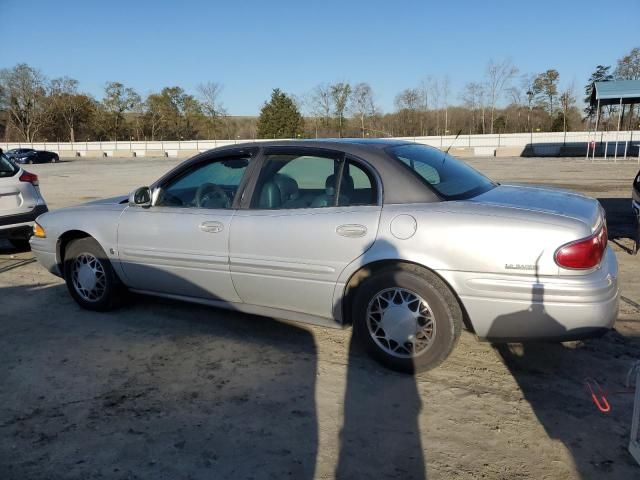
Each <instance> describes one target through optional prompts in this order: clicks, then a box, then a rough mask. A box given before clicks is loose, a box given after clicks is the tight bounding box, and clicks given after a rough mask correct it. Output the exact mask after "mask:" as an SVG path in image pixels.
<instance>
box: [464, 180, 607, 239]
mask: <svg viewBox="0 0 640 480" xmlns="http://www.w3.org/2000/svg"><path fill="white" fill-rule="evenodd" d="M471 201H473V202H478V203H483V204H490V205H496V206H502V207H508V208H517V209H520V210H529V211H534V212H541V213H547V214H552V215H559V216H563V217H568V218H572V219H575V220H578V221H580V222H582V223H584V224H586V225H587V226H588V227H589V228H590V229H591V231H592V232H594V231H595V230H596V229H597V228H598V226H599V224H600V222H601V217H602V213H601V212H602V208H601V207H600V203H599V202H598V201H597V200H596V199H594V198H590V197H586V196H584V195H581V194H579V193H576V192H571V191H569V190H561V189H556V188H548V187H539V186H535V185H499V186H497V187H496V188H494V189H492V190H489V191H488V192H485V193H483V194H481V195H478V196H477V197H474V198H473V199H471Z"/></svg>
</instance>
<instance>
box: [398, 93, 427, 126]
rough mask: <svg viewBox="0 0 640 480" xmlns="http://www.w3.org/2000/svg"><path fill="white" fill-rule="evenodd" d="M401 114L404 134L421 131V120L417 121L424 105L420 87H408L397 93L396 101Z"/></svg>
mask: <svg viewBox="0 0 640 480" xmlns="http://www.w3.org/2000/svg"><path fill="white" fill-rule="evenodd" d="M394 103H395V105H396V108H397V109H398V114H399V116H400V118H399V120H400V129H401V134H402V135H411V136H412V135H416V134H417V133H419V132H418V131H417V130H418V126H420V127H421V125H420V122H418V121H416V120H417V117H418V116H419V110H420V107H421V105H422V92H421V91H420V89H418V88H407V89H405V90H403V91H402V92H400V93H399V94H398V95H396V98H395V101H394Z"/></svg>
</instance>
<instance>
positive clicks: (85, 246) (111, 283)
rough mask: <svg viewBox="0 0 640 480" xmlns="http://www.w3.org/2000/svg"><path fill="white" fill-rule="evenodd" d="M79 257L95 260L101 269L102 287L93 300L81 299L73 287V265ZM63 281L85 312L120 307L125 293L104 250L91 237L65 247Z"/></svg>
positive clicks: (80, 295) (74, 241) (81, 296)
mask: <svg viewBox="0 0 640 480" xmlns="http://www.w3.org/2000/svg"><path fill="white" fill-rule="evenodd" d="M81 255H84V256H91V257H93V258H95V260H96V261H97V262H99V264H100V267H101V268H102V272H103V276H101V278H103V279H104V286H103V287H102V288H101V294H100V295H99V296H96V298H95V299H88V298H85V297H83V295H82V294H81V293H80V292H79V291H78V290H77V289H76V287H75V286H74V271H73V269H74V263H75V262H76V259H77V258H78V257H80V256H81ZM64 279H65V282H66V284H67V289H68V290H69V293H70V294H71V296H72V297H73V299H74V300H75V301H76V302H77V303H78V305H80V306H81V307H82V308H86V309H87V310H94V311H98V312H106V311H109V310H113V309H114V308H117V307H119V306H120V305H121V303H122V300H123V297H124V294H125V293H126V292H125V289H124V286H123V285H122V283H121V282H120V279H119V278H118V276H117V275H116V273H115V272H114V270H113V267H112V265H111V262H110V261H109V259H108V258H107V255H106V254H105V253H104V250H102V247H100V244H98V242H97V241H96V240H94V239H93V238H91V237H87V238H80V239H78V240H73V241H71V242H70V243H69V245H68V246H67V248H66V250H65V256H64Z"/></svg>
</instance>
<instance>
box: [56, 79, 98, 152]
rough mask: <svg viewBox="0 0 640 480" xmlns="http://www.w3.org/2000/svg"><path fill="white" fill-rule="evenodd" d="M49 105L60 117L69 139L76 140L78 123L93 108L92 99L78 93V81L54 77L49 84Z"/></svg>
mask: <svg viewBox="0 0 640 480" xmlns="http://www.w3.org/2000/svg"><path fill="white" fill-rule="evenodd" d="M50 92H51V93H50V106H51V109H52V110H53V114H55V115H59V116H60V117H62V120H63V121H64V123H65V125H66V127H67V129H68V131H69V141H70V142H72V143H73V142H75V141H76V129H77V127H78V123H80V122H81V121H83V120H85V121H86V120H87V119H88V118H89V116H90V115H91V113H92V110H93V101H92V99H91V97H89V96H88V95H84V94H81V93H78V81H77V80H75V79H73V78H69V77H62V78H55V79H53V80H51V85H50Z"/></svg>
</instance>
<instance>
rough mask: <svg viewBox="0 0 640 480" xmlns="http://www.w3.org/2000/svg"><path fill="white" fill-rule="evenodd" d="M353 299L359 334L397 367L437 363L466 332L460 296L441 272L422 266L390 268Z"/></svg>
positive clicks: (383, 360) (415, 367)
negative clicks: (435, 272)
mask: <svg viewBox="0 0 640 480" xmlns="http://www.w3.org/2000/svg"><path fill="white" fill-rule="evenodd" d="M353 301H354V303H353V310H352V313H353V329H354V332H353V334H354V335H356V338H357V339H358V340H359V341H360V342H361V344H362V345H363V346H364V348H365V349H366V350H367V351H368V352H369V354H371V355H372V356H373V357H374V358H375V359H376V360H378V361H379V362H380V363H382V364H383V365H384V366H386V367H388V368H391V369H392V370H397V371H401V372H405V373H415V372H421V371H426V370H430V369H432V368H435V367H437V366H438V365H440V364H441V363H442V362H443V361H444V360H445V359H446V358H447V357H448V356H449V354H450V353H451V352H452V351H453V348H454V347H455V345H456V343H457V342H458V338H459V337H460V332H461V330H462V310H461V308H460V305H459V303H458V301H457V299H456V298H455V296H454V295H453V293H451V290H449V288H448V287H447V285H446V284H445V283H444V282H443V281H442V280H441V279H440V278H439V277H438V276H437V275H435V274H434V273H432V272H430V271H428V270H425V269H423V268H421V267H418V266H415V265H400V266H393V267H389V268H385V269H384V270H382V271H379V272H377V273H375V274H374V275H373V276H372V277H370V278H368V279H367V280H365V281H364V282H363V283H362V284H361V285H360V287H359V288H358V290H357V292H356V295H355V298H354V300H353Z"/></svg>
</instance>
